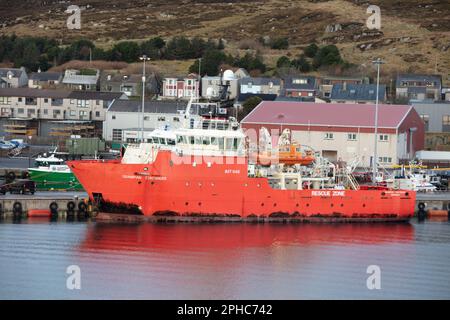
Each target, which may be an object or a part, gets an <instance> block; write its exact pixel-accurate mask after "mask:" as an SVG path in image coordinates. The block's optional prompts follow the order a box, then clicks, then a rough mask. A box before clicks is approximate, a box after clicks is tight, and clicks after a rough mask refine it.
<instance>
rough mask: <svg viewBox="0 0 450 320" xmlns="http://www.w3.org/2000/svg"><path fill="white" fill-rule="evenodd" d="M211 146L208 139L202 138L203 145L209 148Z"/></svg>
mask: <svg viewBox="0 0 450 320" xmlns="http://www.w3.org/2000/svg"><path fill="white" fill-rule="evenodd" d="M210 144H211V140H210V138H209V137H203V145H205V146H209V145H210Z"/></svg>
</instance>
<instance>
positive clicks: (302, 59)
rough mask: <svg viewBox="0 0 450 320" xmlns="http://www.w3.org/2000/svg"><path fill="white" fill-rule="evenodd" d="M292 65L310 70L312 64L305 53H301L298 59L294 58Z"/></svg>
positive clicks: (303, 70)
mask: <svg viewBox="0 0 450 320" xmlns="http://www.w3.org/2000/svg"><path fill="white" fill-rule="evenodd" d="M291 64H292V66H293V67H294V68H296V69H297V70H299V71H301V72H310V71H311V70H312V66H311V64H310V63H309V61H308V60H306V58H305V56H304V55H301V56H300V57H299V58H298V59H294V60H292V63H291Z"/></svg>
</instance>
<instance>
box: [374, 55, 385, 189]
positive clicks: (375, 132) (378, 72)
mask: <svg viewBox="0 0 450 320" xmlns="http://www.w3.org/2000/svg"><path fill="white" fill-rule="evenodd" d="M372 63H373V64H375V65H376V66H377V90H376V97H375V130H374V136H375V137H374V143H375V144H374V148H373V162H372V165H373V178H372V183H373V184H376V182H377V181H376V178H377V172H378V163H377V162H378V154H377V151H378V150H377V144H378V92H379V89H380V66H381V64H383V63H384V62H383V61H382V60H381V59H380V58H378V59H377V60H374V61H372Z"/></svg>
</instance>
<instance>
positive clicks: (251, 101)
mask: <svg viewBox="0 0 450 320" xmlns="http://www.w3.org/2000/svg"><path fill="white" fill-rule="evenodd" d="M261 101H262V99H261V98H260V97H257V96H253V97H250V98H248V99H247V100H245V101H244V103H243V104H242V110H241V112H239V120H242V119H243V118H244V117H245V116H247V115H248V114H249V113H250V112H252V111H253V109H255V107H256V106H257V105H258V104H260V103H261Z"/></svg>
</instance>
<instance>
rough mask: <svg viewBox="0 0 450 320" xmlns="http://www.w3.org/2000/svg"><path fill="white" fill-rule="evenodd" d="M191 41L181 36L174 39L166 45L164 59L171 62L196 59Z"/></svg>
mask: <svg viewBox="0 0 450 320" xmlns="http://www.w3.org/2000/svg"><path fill="white" fill-rule="evenodd" d="M194 52H195V50H194V48H193V47H192V43H191V41H190V40H189V39H188V38H186V37H183V36H179V37H174V38H172V39H171V40H170V41H169V42H168V43H167V48H166V58H168V59H171V60H186V59H192V58H198V57H196V56H195V54H194Z"/></svg>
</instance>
